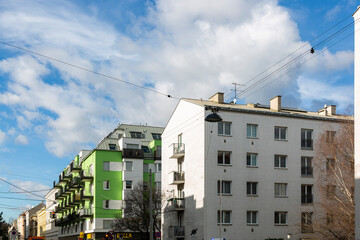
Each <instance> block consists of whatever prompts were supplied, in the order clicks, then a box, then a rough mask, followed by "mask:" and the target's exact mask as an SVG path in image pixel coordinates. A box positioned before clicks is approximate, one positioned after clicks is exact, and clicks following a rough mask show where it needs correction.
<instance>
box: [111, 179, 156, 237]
mask: <svg viewBox="0 0 360 240" xmlns="http://www.w3.org/2000/svg"><path fill="white" fill-rule="evenodd" d="M149 195H150V189H148V187H145V186H144V185H143V183H142V182H139V183H138V184H137V185H135V186H134V188H133V190H131V191H129V192H128V193H127V194H126V197H125V207H124V213H123V214H122V215H120V214H118V215H116V217H115V221H114V230H115V231H134V232H139V233H142V236H144V238H147V237H148V236H149V233H150V226H149V225H150V205H149V200H150V199H149ZM152 199H153V201H152V202H153V222H154V228H153V232H154V233H155V232H156V231H160V230H161V222H160V214H161V205H162V202H161V201H162V198H161V191H158V190H156V189H155V188H153V189H152Z"/></svg>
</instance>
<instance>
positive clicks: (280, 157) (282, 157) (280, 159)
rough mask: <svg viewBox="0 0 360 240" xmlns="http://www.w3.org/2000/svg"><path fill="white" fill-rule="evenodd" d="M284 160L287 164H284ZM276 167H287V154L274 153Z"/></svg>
mask: <svg viewBox="0 0 360 240" xmlns="http://www.w3.org/2000/svg"><path fill="white" fill-rule="evenodd" d="M283 161H284V163H285V166H284V165H283V164H282V163H283ZM274 167H275V168H287V155H280V154H275V155H274Z"/></svg>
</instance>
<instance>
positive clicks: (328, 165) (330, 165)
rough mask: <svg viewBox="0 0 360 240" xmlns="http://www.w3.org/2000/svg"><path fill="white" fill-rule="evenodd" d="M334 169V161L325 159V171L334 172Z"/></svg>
mask: <svg viewBox="0 0 360 240" xmlns="http://www.w3.org/2000/svg"><path fill="white" fill-rule="evenodd" d="M334 168H335V159H333V158H327V159H326V171H327V172H332V171H334Z"/></svg>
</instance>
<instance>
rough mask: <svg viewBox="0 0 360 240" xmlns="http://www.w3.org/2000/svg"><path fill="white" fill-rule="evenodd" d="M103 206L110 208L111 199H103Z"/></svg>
mask: <svg viewBox="0 0 360 240" xmlns="http://www.w3.org/2000/svg"><path fill="white" fill-rule="evenodd" d="M103 206H104V209H109V206H110V200H104V201H103Z"/></svg>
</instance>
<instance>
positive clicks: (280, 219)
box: [274, 212, 287, 225]
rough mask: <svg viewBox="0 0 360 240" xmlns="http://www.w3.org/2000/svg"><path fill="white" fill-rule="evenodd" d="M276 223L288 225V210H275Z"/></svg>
mask: <svg viewBox="0 0 360 240" xmlns="http://www.w3.org/2000/svg"><path fill="white" fill-rule="evenodd" d="M274 217H275V219H274V223H275V225H286V224H287V212H275V214H274Z"/></svg>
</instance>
